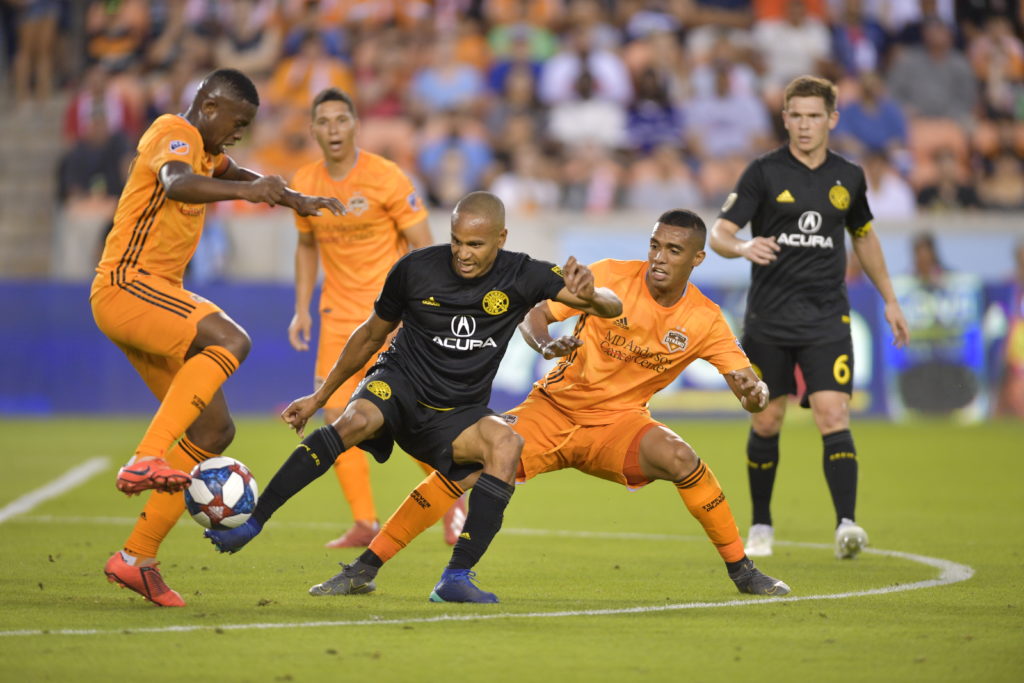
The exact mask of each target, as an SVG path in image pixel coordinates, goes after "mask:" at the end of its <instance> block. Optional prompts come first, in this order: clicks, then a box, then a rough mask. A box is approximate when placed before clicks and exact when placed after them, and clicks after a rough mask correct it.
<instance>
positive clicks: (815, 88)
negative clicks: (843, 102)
mask: <svg viewBox="0 0 1024 683" xmlns="http://www.w3.org/2000/svg"><path fill="white" fill-rule="evenodd" d="M837 95H838V90H837V88H836V86H835V83H833V82H832V81H830V80H828V79H827V78H819V77H818V76H797V77H796V78H794V79H793V80H792V81H790V82H789V85H787V86H786V90H785V92H784V93H783V94H782V106H783V108H784V109H788V108H789V101H790V100H791V99H792V98H794V97H820V98H821V99H823V100H825V111H827V112H828V113H829V114H831V113H832V112H834V111H835V110H836V97H837Z"/></svg>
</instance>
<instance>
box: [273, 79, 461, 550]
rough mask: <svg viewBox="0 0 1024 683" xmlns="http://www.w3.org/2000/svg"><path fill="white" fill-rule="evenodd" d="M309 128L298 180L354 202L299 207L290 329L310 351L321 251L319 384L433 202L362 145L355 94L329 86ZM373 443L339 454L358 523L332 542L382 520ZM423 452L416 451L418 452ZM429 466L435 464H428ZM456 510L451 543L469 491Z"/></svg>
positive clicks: (370, 533) (349, 541) (333, 411)
mask: <svg viewBox="0 0 1024 683" xmlns="http://www.w3.org/2000/svg"><path fill="white" fill-rule="evenodd" d="M312 117H313V120H312V124H311V125H310V130H311V131H312V134H313V137H314V138H315V139H316V141H317V144H318V145H320V149H321V150H322V152H323V159H322V160H320V161H316V162H314V163H311V164H307V165H306V166H303V167H302V168H300V169H299V170H298V171H297V172H296V173H295V178H294V179H293V180H292V187H294V188H295V189H296V190H298V191H300V192H305V193H307V194H315V195H323V196H329V197H336V198H337V199H338V200H339V201H341V202H343V203H344V204H345V206H346V207H347V211H346V213H345V215H344V216H310V217H305V216H296V217H295V227H296V228H297V229H298V231H299V243H298V246H297V248H296V250H295V316H294V317H293V318H292V321H291V324H290V325H289V326H288V339H289V341H290V342H291V345H292V347H294V348H295V349H296V350H298V351H308V350H309V341H310V332H311V329H312V326H313V318H312V316H310V313H309V306H310V303H311V301H312V298H313V288H314V286H315V285H316V278H317V267H318V261H323V266H324V275H325V277H324V284H323V292H322V293H321V295H320V338H319V341H318V343H317V354H316V370H315V376H314V389H316V388H319V386H320V385H321V384H323V381H324V378H325V377H327V373H328V372H330V370H331V367H332V366H333V365H334V361H335V359H337V358H338V356H339V355H340V354H341V350H342V349H343V348H344V347H345V343H346V342H347V341H348V339H349V337H350V336H351V335H352V331H353V330H355V328H357V327H358V326H359V325H360V324H361V323H362V322H363V320H364V319H365V318H366V315H367V313H368V312H369V311H370V310H372V309H373V302H374V300H375V299H376V298H377V293H378V292H380V290H381V287H383V286H384V279H385V278H386V277H387V274H388V271H389V270H390V269H391V266H393V265H394V263H395V261H397V260H398V259H399V257H400V256H402V255H403V254H405V253H406V252H407V251H409V250H410V249H419V248H420V247H426V246H429V245H430V244H431V243H432V239H431V236H430V226H429V225H428V223H427V210H426V209H425V208H424V206H423V203H422V202H421V201H420V200H419V198H418V197H417V196H416V190H415V188H413V185H412V182H410V181H409V179H408V178H407V177H406V175H405V174H404V173H403V172H402V171H401V169H399V168H398V166H396V165H395V164H394V163H392V162H390V161H388V160H387V159H385V158H384V157H381V156H378V155H376V154H373V153H371V152H368V151H366V150H364V149H359V148H358V147H356V140H355V139H356V134H357V133H358V129H359V117H358V114H357V113H356V108H355V105H354V104H353V103H352V99H351V98H350V97H349V96H348V95H347V94H346V93H345V92H344V91H342V90H340V89H338V88H327V89H326V90H323V91H321V92H320V93H319V94H318V95H317V96H316V97H315V98H314V99H313V108H312ZM376 360H377V357H376V355H374V357H373V358H371V360H370V361H369V362H368V363H367V365H366V367H365V368H363V369H362V370H361V371H360V372H358V373H356V374H355V375H353V376H352V377H351V378H349V379H348V381H346V382H345V383H344V384H343V385H342V386H341V388H339V389H338V391H336V392H334V394H332V396H331V398H329V399H328V400H327V403H326V404H325V405H324V421H325V422H326V423H327V424H331V423H332V422H334V421H335V420H337V419H338V418H339V417H341V412H342V411H343V410H344V409H345V406H346V405H347V404H348V401H349V398H350V397H351V396H352V392H354V391H355V389H356V386H357V385H358V384H359V382H361V381H362V379H363V376H364V375H365V374H366V370H368V369H369V368H370V367H371V366H372V365H373V364H374V363H375V362H376ZM366 457H367V456H366V453H365V452H364V451H362V450H361V449H359V448H357V447H354V446H353V447H352V448H351V449H349V451H347V452H346V453H344V454H343V455H342V456H340V457H339V458H338V459H337V460H335V461H334V472H335V474H336V475H337V477H338V483H339V484H341V490H342V492H343V493H344V494H345V498H346V499H347V500H348V504H349V507H350V508H351V509H352V518H353V520H354V522H355V523H354V524H353V526H352V528H350V529H349V530H348V531H346V532H345V533H344V534H342V535H341V536H340V537H338V538H336V539H334V540H332V541H329V542H328V543H327V547H328V548H355V547H365V546H366V545H367V544H368V543H369V542H370V540H371V539H373V537H374V535H375V534H376V533H377V531H378V530H379V529H380V525H379V524H378V523H377V510H376V508H375V507H374V504H373V490H372V488H371V486H370V468H369V464H368V461H367V459H366ZM417 462H418V461H417ZM422 467H423V468H424V470H425V471H426V472H427V473H428V474H429V473H430V471H431V468H430V466H429V465H422ZM460 502H461V509H460V506H456V507H453V508H451V509H450V510H449V515H450V516H451V517H452V519H450V520H446V522H447V523H446V524H445V525H444V526H445V538H446V540H447V541H448V543H449V545H453V544H454V543H455V541H456V540H457V539H458V535H459V532H460V531H461V530H462V528H461V526H462V525H461V521H463V520H465V500H464V499H461V500H460Z"/></svg>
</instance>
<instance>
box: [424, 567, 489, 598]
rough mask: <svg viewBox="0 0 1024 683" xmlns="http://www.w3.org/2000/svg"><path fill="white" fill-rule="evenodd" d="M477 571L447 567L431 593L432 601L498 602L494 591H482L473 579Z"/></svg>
mask: <svg viewBox="0 0 1024 683" xmlns="http://www.w3.org/2000/svg"><path fill="white" fill-rule="evenodd" d="M475 578H476V572H472V571H470V570H468V569H445V570H444V572H442V574H441V580H440V581H438V582H437V585H436V586H434V590H433V591H431V593H430V601H431V602H498V596H497V595H495V594H494V593H488V592H487V591H482V590H480V589H479V588H477V587H476V585H475V584H474V583H473V580H474V579H475Z"/></svg>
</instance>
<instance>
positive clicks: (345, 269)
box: [292, 150, 427, 323]
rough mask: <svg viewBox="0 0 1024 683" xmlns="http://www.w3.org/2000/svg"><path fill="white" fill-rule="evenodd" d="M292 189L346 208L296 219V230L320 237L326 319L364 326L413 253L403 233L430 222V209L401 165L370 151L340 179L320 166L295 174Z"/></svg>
mask: <svg viewBox="0 0 1024 683" xmlns="http://www.w3.org/2000/svg"><path fill="white" fill-rule="evenodd" d="M292 187H293V188H295V190H297V191H298V192H303V193H305V194H310V195H319V196H323V197H337V198H338V199H340V200H341V201H342V202H343V203H344V204H345V209H346V213H345V215H343V216H335V215H333V214H329V213H327V214H326V215H323V216H310V217H302V216H296V217H295V227H296V228H298V229H299V230H300V231H302V232H312V233H313V235H314V237H315V238H316V243H317V249H318V250H319V252H320V261H321V262H322V263H323V267H324V286H323V293H322V294H321V295H320V313H321V315H323V316H324V317H325V318H329V319H333V320H340V321H348V322H354V323H360V322H362V321H363V320H365V319H366V316H367V315H369V313H370V311H371V310H372V309H373V301H374V299H376V297H377V294H378V293H379V292H380V288H381V287H382V286H383V285H384V279H385V278H386V277H387V274H388V271H389V270H390V269H391V266H392V265H394V263H395V261H397V260H398V259H399V258H400V257H401V256H402V255H403V254H405V252H406V251H407V249H408V245H407V242H406V240H405V237H404V236H403V234H402V231H403V230H405V229H406V228H409V227H412V226H413V225H415V224H416V223H418V222H419V221H421V220H423V219H425V218H426V217H427V210H426V209H425V208H424V206H423V203H422V202H421V201H420V200H419V198H418V197H417V196H416V190H415V189H414V188H413V185H412V182H411V181H410V180H409V179H408V178H407V177H406V175H405V174H404V173H403V172H402V171H401V169H399V168H398V166H397V165H395V164H394V163H393V162H391V161H388V160H387V159H385V158H384V157H381V156H378V155H376V154H372V153H370V152H367V151H366V150H359V157H358V159H357V160H356V164H355V166H354V167H353V168H352V170H351V171H349V172H348V174H347V175H346V176H345V177H344V178H342V179H341V180H334V179H333V178H331V176H330V175H329V174H328V172H327V167H326V165H325V164H324V162H323V161H317V162H315V163H312V164H308V165H306V166H303V167H302V168H300V169H299V170H298V171H297V172H296V173H295V178H294V179H293V180H292ZM325 213H326V212H325Z"/></svg>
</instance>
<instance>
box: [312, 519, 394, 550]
mask: <svg viewBox="0 0 1024 683" xmlns="http://www.w3.org/2000/svg"><path fill="white" fill-rule="evenodd" d="M378 531H380V524H378V523H377V522H367V521H365V520H362V519H357V520H356V523H355V524H353V525H352V528H351V529H349V530H348V531H346V532H345V533H343V534H342V535H341V536H339V537H338V538H336V539H334V540H333V541H328V542H327V543H324V547H325V548H365V547H366V546H368V545H370V541H372V540H373V537H374V536H376V535H377V532H378Z"/></svg>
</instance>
